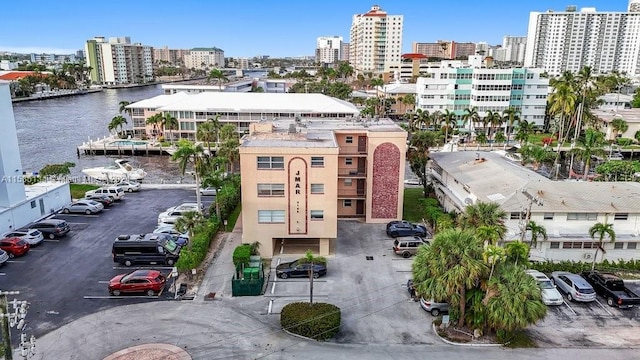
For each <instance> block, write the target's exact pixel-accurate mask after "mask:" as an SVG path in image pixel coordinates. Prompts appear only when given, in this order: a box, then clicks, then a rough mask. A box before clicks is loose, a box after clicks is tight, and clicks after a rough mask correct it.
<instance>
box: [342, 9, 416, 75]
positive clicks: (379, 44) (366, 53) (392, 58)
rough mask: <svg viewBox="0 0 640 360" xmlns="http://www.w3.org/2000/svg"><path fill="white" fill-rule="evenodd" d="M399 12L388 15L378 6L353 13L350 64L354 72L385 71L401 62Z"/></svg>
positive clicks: (400, 20)
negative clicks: (359, 12)
mask: <svg viewBox="0 0 640 360" xmlns="http://www.w3.org/2000/svg"><path fill="white" fill-rule="evenodd" d="M402 21H403V16H402V15H387V13H386V11H383V10H382V9H381V8H380V7H379V6H378V5H374V6H372V7H371V10H369V11H368V12H367V13H364V14H356V15H353V21H352V23H351V38H350V43H349V63H350V64H351V66H352V67H353V68H354V69H355V71H356V72H359V73H363V72H373V73H376V74H380V73H382V72H388V71H389V69H390V67H391V66H392V65H394V66H397V65H399V64H400V62H401V58H400V56H401V55H402Z"/></svg>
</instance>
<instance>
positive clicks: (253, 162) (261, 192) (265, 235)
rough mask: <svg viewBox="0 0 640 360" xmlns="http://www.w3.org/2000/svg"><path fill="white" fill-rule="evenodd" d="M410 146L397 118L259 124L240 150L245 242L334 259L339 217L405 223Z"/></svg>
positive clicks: (266, 252)
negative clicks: (297, 250)
mask: <svg viewBox="0 0 640 360" xmlns="http://www.w3.org/2000/svg"><path fill="white" fill-rule="evenodd" d="M406 141H407V133H406V131H404V130H403V129H402V128H400V127H399V126H398V125H397V124H395V123H394V122H393V121H391V120H389V119H380V120H378V121H372V120H364V121H363V120H358V119H357V118H349V119H325V120H323V119H318V118H315V119H309V118H306V119H301V120H299V121H295V120H293V119H291V120H288V121H277V122H272V121H263V122H260V123H256V124H251V130H250V133H249V134H247V135H245V136H244V137H243V138H242V139H241V141H240V143H241V145H240V148H239V151H240V167H241V168H242V174H241V178H242V230H243V233H242V242H243V243H253V242H256V241H258V242H259V243H260V248H259V249H260V253H261V255H262V256H263V257H269V258H270V257H271V256H272V255H273V253H274V251H280V248H281V247H284V248H287V247H292V248H298V249H299V250H301V251H302V252H304V250H306V249H311V250H313V251H314V252H316V253H319V254H320V255H329V254H331V253H333V249H334V248H335V241H338V240H337V221H338V220H340V219H361V220H362V221H365V222H367V223H386V222H388V221H390V220H395V219H399V218H401V217H402V205H403V191H402V189H403V181H404V171H405V153H406V147H407V145H406ZM339 241H349V239H340V240H339Z"/></svg>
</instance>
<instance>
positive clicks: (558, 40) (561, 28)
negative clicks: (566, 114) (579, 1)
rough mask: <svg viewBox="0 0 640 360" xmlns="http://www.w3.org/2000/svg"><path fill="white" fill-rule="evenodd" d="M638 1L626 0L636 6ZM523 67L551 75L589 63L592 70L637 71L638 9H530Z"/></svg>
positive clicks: (639, 67) (639, 48) (639, 64)
mask: <svg viewBox="0 0 640 360" xmlns="http://www.w3.org/2000/svg"><path fill="white" fill-rule="evenodd" d="M637 7H638V0H631V1H630V2H629V10H631V9H637ZM528 31H529V32H528V35H527V45H526V55H525V61H524V65H525V66H526V67H536V68H541V69H543V70H545V71H546V72H548V73H549V74H550V75H560V74H561V73H562V72H564V71H572V72H577V71H579V70H580V69H581V68H582V67H583V66H590V67H591V69H592V70H593V71H594V72H595V73H609V72H611V71H618V72H623V73H627V75H630V76H633V75H637V74H640V12H612V11H607V12H598V11H596V9H595V8H583V9H580V11H577V8H576V7H575V6H569V7H567V8H566V10H565V11H559V12H554V11H547V12H545V13H542V12H532V13H531V14H530V15H529V30H528Z"/></svg>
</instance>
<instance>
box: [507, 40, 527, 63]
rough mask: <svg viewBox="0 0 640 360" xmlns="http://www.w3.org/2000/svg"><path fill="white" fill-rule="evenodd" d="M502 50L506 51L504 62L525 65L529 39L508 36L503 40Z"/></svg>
mask: <svg viewBox="0 0 640 360" xmlns="http://www.w3.org/2000/svg"><path fill="white" fill-rule="evenodd" d="M502 49H504V60H502V61H511V62H517V63H523V62H524V55H525V51H526V49H527V37H526V36H508V35H507V36H505V37H503V38H502Z"/></svg>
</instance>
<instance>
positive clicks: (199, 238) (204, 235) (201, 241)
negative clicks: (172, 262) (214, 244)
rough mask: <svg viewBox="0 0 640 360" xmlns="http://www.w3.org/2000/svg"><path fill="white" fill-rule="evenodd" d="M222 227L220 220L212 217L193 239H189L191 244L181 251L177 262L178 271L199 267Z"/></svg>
mask: <svg viewBox="0 0 640 360" xmlns="http://www.w3.org/2000/svg"><path fill="white" fill-rule="evenodd" d="M219 228H220V222H218V220H217V219H215V218H211V219H209V220H208V221H207V222H206V223H204V224H203V225H202V226H200V227H199V228H198V229H197V230H196V231H195V235H194V236H193V239H189V246H185V247H184V248H183V249H182V250H181V251H180V258H179V259H178V262H176V267H177V268H178V271H190V270H191V269H195V268H197V267H198V266H199V265H200V264H201V263H202V261H204V259H205V257H206V256H207V252H209V245H210V244H211V239H213V237H214V236H215V235H216V233H217V232H218V229H219Z"/></svg>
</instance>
